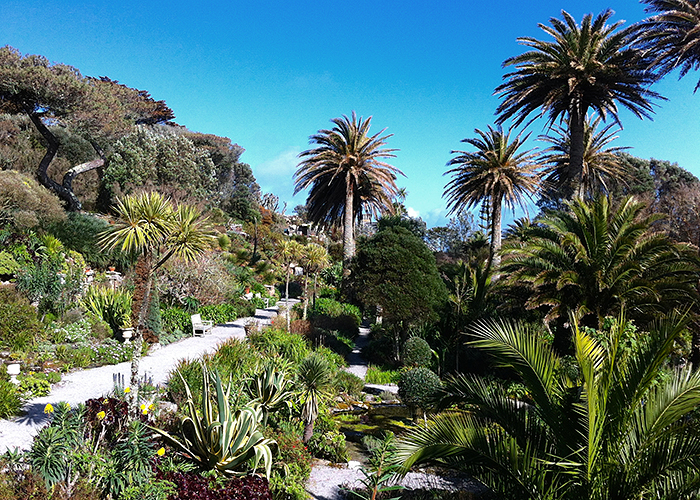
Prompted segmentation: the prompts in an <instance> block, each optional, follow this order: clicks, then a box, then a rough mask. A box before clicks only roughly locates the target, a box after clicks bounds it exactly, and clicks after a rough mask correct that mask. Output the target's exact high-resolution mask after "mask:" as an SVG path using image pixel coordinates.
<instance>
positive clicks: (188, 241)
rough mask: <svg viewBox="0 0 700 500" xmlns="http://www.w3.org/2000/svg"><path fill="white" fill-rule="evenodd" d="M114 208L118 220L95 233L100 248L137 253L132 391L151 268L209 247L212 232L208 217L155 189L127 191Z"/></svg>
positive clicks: (148, 294) (187, 257)
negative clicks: (177, 204)
mask: <svg viewBox="0 0 700 500" xmlns="http://www.w3.org/2000/svg"><path fill="white" fill-rule="evenodd" d="M114 211H115V213H116V216H117V221H116V223H115V224H113V225H112V226H110V227H109V229H107V230H106V231H104V232H103V233H101V234H100V239H99V242H100V245H101V246H102V248H103V249H105V250H114V249H117V248H118V249H120V250H121V251H122V252H125V253H131V254H136V255H138V260H137V262H136V275H135V278H134V286H135V289H134V294H133V301H132V312H131V320H132V321H131V322H132V325H133V326H134V327H135V328H136V334H135V337H136V338H135V340H136V344H135V346H134V354H133V357H132V360H131V386H132V388H133V390H134V392H136V391H137V390H138V370H139V361H140V357H141V347H142V345H143V335H142V333H143V331H144V330H145V328H146V315H147V313H148V308H149V305H150V301H151V290H152V288H153V276H154V273H155V271H157V270H158V269H159V268H160V267H161V266H162V265H163V264H165V262H166V261H167V260H168V259H170V258H171V257H172V256H178V257H180V258H182V259H184V260H185V261H192V260H194V258H195V257H196V256H197V255H199V254H201V253H202V252H204V250H206V249H207V248H208V247H209V244H210V242H211V241H212V238H213V236H212V232H211V227H210V225H209V222H208V220H207V219H206V218H205V217H203V216H202V214H201V212H200V211H199V210H197V209H196V208H194V207H191V206H188V205H180V206H178V207H177V208H174V207H173V205H172V203H171V201H170V200H169V199H168V198H166V197H164V196H163V195H161V194H159V193H141V194H135V195H129V196H127V197H125V198H123V199H121V200H119V201H118V202H117V205H116V207H115V209H114ZM134 398H136V395H135V394H134Z"/></svg>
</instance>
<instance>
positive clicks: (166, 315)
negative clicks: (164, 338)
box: [160, 307, 192, 335]
mask: <svg viewBox="0 0 700 500" xmlns="http://www.w3.org/2000/svg"><path fill="white" fill-rule="evenodd" d="M190 316H191V315H190V313H189V312H187V311H185V310H184V309H181V308H179V307H168V308H167V309H163V310H162V311H161V313H160V320H161V323H162V325H163V332H165V333H166V334H167V333H173V332H175V331H177V330H179V331H181V332H183V333H188V334H190V335H191V334H192V321H191V319H190Z"/></svg>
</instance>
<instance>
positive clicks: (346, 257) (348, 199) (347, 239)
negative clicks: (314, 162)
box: [343, 176, 355, 275]
mask: <svg viewBox="0 0 700 500" xmlns="http://www.w3.org/2000/svg"><path fill="white" fill-rule="evenodd" d="M346 179H347V180H346V183H345V190H346V191H345V213H344V214H343V267H344V273H345V274H346V275H347V274H348V273H349V269H348V266H349V264H350V260H351V259H352V258H353V257H354V256H355V234H354V230H355V226H354V223H355V213H354V202H355V200H354V196H355V191H354V189H353V186H352V181H351V179H350V176H348V177H347V178H346Z"/></svg>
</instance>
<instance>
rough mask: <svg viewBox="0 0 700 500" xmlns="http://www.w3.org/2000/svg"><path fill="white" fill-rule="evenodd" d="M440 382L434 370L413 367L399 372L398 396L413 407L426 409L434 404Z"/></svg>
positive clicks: (440, 385) (440, 386)
mask: <svg viewBox="0 0 700 500" xmlns="http://www.w3.org/2000/svg"><path fill="white" fill-rule="evenodd" d="M441 388H442V382H441V381H440V377H438V376H437V375H436V374H435V373H434V372H432V371H430V370H429V369H427V368H413V369H411V370H406V371H403V372H401V376H400V378H399V397H400V398H401V401H402V402H403V403H404V404H405V405H407V406H411V407H414V408H421V409H422V410H427V409H429V408H431V407H432V406H433V404H434V401H435V398H436V396H437V393H438V391H439V390H440V389H441Z"/></svg>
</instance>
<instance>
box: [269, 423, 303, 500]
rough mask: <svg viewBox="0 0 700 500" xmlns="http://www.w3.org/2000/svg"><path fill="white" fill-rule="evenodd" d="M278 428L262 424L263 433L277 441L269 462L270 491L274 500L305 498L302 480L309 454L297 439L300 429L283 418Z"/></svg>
mask: <svg viewBox="0 0 700 500" xmlns="http://www.w3.org/2000/svg"><path fill="white" fill-rule="evenodd" d="M284 424H286V425H281V426H280V428H279V429H278V430H275V431H273V430H271V429H269V428H266V430H265V436H266V437H267V438H270V439H273V440H274V441H275V442H276V443H277V454H276V457H275V461H274V462H273V465H272V474H271V476H270V491H271V492H272V498H273V499H275V500H306V499H307V497H308V494H307V493H306V491H305V485H306V481H307V480H308V478H309V474H310V472H311V462H312V456H311V454H310V453H309V451H308V450H307V448H306V446H305V445H304V443H302V441H301V439H299V434H300V429H299V428H298V427H297V426H295V425H293V424H292V422H286V421H285V422H284Z"/></svg>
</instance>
